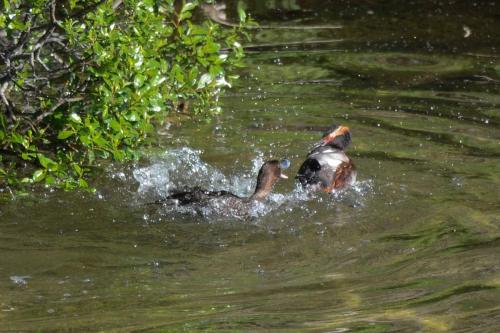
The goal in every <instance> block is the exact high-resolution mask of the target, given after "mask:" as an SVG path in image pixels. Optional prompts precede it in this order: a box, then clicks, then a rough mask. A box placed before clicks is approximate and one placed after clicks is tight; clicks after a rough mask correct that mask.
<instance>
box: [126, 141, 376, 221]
mask: <svg viewBox="0 0 500 333" xmlns="http://www.w3.org/2000/svg"><path fill="white" fill-rule="evenodd" d="M201 153H202V152H201V151H200V150H195V149H191V148H187V147H184V148H178V149H172V150H168V151H166V152H165V153H163V154H162V155H161V156H159V157H156V158H155V159H154V160H153V161H152V163H151V165H149V166H147V167H142V168H137V169H135V170H134V171H133V176H134V178H135V180H136V181H137V182H138V183H139V188H138V190H137V195H138V196H139V197H142V198H156V199H160V198H164V197H166V196H167V195H168V194H169V193H172V192H174V191H180V190H188V189H189V188H193V187H201V188H203V189H207V190H226V191H229V192H232V193H234V194H236V195H238V196H241V197H248V196H250V195H251V194H252V192H253V190H254V189H255V185H256V176H257V173H258V171H259V169H260V167H261V166H262V164H263V163H264V158H263V154H262V153H257V155H256V156H255V157H254V158H253V159H252V160H251V165H250V167H249V168H248V169H247V170H239V171H237V172H236V173H234V174H232V175H229V176H225V175H224V174H223V173H222V172H221V171H220V170H219V169H217V168H216V167H214V166H211V165H209V164H207V163H206V162H204V161H203V160H202V158H201ZM372 191H373V184H372V182H371V181H358V182H357V183H356V184H355V185H354V186H353V187H352V188H350V189H347V190H342V191H339V192H336V193H334V194H332V195H328V196H326V197H325V195H324V194H317V193H316V194H314V193H308V192H307V191H304V190H303V189H302V188H301V186H300V185H299V184H295V187H294V189H293V190H292V191H290V192H288V193H276V192H274V193H272V194H271V195H270V196H269V198H268V199H267V200H266V201H265V202H257V201H255V202H249V203H247V204H246V206H245V207H244V209H243V210H242V209H240V208H241V207H239V206H237V207H231V205H228V202H227V199H224V198H221V199H217V200H213V201H211V202H209V203H206V204H204V205H203V206H196V205H194V206H180V205H176V204H167V205H163V206H162V207H161V208H160V209H161V211H162V214H163V215H172V214H189V215H202V216H205V217H209V218H211V217H216V216H218V217H220V216H222V217H230V218H242V219H247V218H259V217H262V216H265V215H268V214H270V213H271V212H278V213H279V214H281V213H283V212H284V213H286V212H292V211H296V210H299V211H304V212H305V213H306V214H311V213H314V211H310V209H309V208H308V206H307V203H308V202H311V201H314V202H318V201H324V202H325V204H324V206H325V208H326V209H328V208H333V207H335V205H336V204H339V203H342V204H347V205H349V206H352V207H361V206H363V204H364V200H365V197H366V195H367V194H369V193H371V192H372ZM148 200H149V199H148Z"/></svg>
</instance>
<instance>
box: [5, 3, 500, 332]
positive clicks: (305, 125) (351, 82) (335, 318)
mask: <svg viewBox="0 0 500 333" xmlns="http://www.w3.org/2000/svg"><path fill="white" fill-rule="evenodd" d="M246 3H247V7H248V10H249V11H250V12H251V13H253V14H254V16H255V17H256V18H257V19H259V20H260V21H261V22H263V25H266V26H269V27H270V28H265V29H262V30H257V31H255V34H256V40H254V41H253V42H252V43H253V45H252V47H251V48H249V53H250V55H249V57H248V67H247V68H245V69H243V70H242V72H241V75H242V79H241V81H240V82H239V84H238V86H237V87H235V88H234V89H233V90H232V91H230V92H229V93H228V94H227V95H226V96H225V98H224V113H223V114H222V115H221V116H218V117H216V118H214V119H212V120H211V121H210V122H205V123H196V124H184V125H183V126H182V127H180V128H177V127H176V126H175V124H173V126H172V127H171V129H170V130H169V131H170V132H171V133H170V134H171V135H170V136H168V137H169V138H167V136H160V138H159V141H160V142H159V147H158V148H157V149H151V152H150V153H149V157H148V158H147V159H145V160H143V161H141V162H140V163H138V164H134V165H128V166H115V167H113V168H109V170H108V172H107V173H106V174H104V175H102V176H101V177H99V178H98V179H96V180H95V183H96V186H97V188H98V191H97V193H96V194H87V193H60V192H54V193H37V195H34V196H32V197H29V198H24V199H16V200H14V201H12V202H7V203H2V206H0V221H1V222H0V295H2V296H1V297H0V331H7V332H9V331H14V332H17V331H23V332H24V331H26V332H38V331H41V332H53V331H78V332H80V331H81V332H86V331H89V332H93V331H105V332H108V331H109V332H133V331H141V332H145V331H147V332H198V331H199V332H491V333H493V332H498V331H499V330H500V324H499V323H500V307H499V304H500V291H499V289H500V261H499V259H498V251H499V246H500V230H499V228H500V220H499V216H500V192H499V191H498V188H500V179H499V175H500V163H499V162H498V161H499V160H498V158H499V156H500V145H499V142H500V130H499V126H500V118H499V114H500V113H499V111H500V110H499V105H500V99H499V91H500V63H499V60H498V59H499V58H498V55H497V54H498V51H497V50H498V47H499V46H500V42H499V41H498V36H497V35H498V34H497V33H496V32H497V31H499V29H500V27H499V23H498V20H497V18H498V10H499V8H498V4H497V3H495V2H491V1H490V2H488V1H484V2H476V3H473V2H465V1H464V2H460V1H455V2H453V3H450V4H449V3H447V2H442V3H437V2H433V1H428V2H415V3H407V2H405V3H404V4H403V2H394V1H389V2H377V1H349V2H348V1H325V2H321V3H320V2H318V1H269V2H263V1H246ZM232 6H233V4H232V3H228V5H227V8H226V11H227V14H228V17H229V19H230V18H231V13H232V12H234V8H233V7H232ZM318 8H321V10H318ZM290 24H293V25H295V26H300V27H304V29H302V30H301V29H287V28H286V26H287V25H290ZM280 25H281V26H282V27H284V28H283V29H280V28H274V27H271V26H280ZM322 25H323V26H324V25H332V26H333V25H340V26H342V28H341V29H318V28H317V27H318V26H322ZM308 26H310V27H313V26H315V28H311V29H308ZM464 27H467V28H468V29H469V30H467V29H465V28H464ZM271 28H272V29H271ZM467 31H468V33H466V32H467ZM466 35H467V36H466ZM259 45H261V46H259ZM262 45H263V46H262ZM333 123H337V124H338V123H342V124H345V125H348V126H349V127H350V128H351V131H352V133H353V144H352V146H351V147H350V149H349V156H350V157H352V159H353V160H354V162H355V163H356V166H357V168H358V170H359V173H358V178H359V181H358V183H357V184H356V186H355V187H354V188H352V189H349V190H347V191H344V192H342V193H339V194H336V195H335V196H327V195H323V194H319V195H316V196H312V197H311V196H307V195H305V194H304V193H302V192H301V191H300V189H299V188H297V187H296V184H294V181H293V179H292V178H293V177H290V179H289V180H288V181H286V182H279V183H278V184H277V185H276V187H275V190H274V194H273V195H272V196H271V198H270V200H268V202H266V203H265V204H264V206H263V207H261V208H262V211H261V214H256V215H257V216H254V218H252V219H249V220H243V221H242V220H239V219H233V218H230V217H229V218H227V217H225V218H224V219H219V218H218V217H215V216H212V215H210V214H209V215H205V216H199V215H194V214H185V213H184V212H179V211H177V210H175V209H174V210H168V209H166V208H164V207H152V206H149V205H145V204H146V203H148V202H151V201H154V200H156V199H157V198H159V197H163V196H165V195H166V194H167V193H169V192H170V191H172V190H174V189H179V188H185V187H191V186H202V187H205V188H207V189H225V190H230V191H233V192H235V193H237V194H239V195H242V196H247V195H249V194H250V193H251V192H252V190H253V187H254V186H255V175H256V173H257V171H258V169H259V167H260V165H261V164H262V162H263V161H264V160H267V159H269V158H282V157H287V158H289V159H290V160H291V161H292V166H291V168H290V169H289V170H287V174H288V175H289V176H293V174H294V173H295V172H296V170H297V169H298V167H299V166H300V163H301V162H302V161H303V159H304V158H305V155H306V154H307V152H308V150H309V149H310V147H311V144H313V143H314V142H316V141H317V140H318V138H319V136H320V135H321V133H322V131H323V130H324V129H325V128H326V127H328V126H330V125H331V124H333ZM172 138H174V139H172Z"/></svg>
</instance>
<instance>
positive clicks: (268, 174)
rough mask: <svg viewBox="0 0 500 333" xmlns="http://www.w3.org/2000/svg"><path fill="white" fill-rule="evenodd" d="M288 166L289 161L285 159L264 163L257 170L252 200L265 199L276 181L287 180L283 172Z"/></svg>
mask: <svg viewBox="0 0 500 333" xmlns="http://www.w3.org/2000/svg"><path fill="white" fill-rule="evenodd" d="M289 166H290V161H289V160H287V159H283V160H281V161H279V160H271V161H267V162H265V163H264V164H263V165H262V167H261V168H260V170H259V175H258V176H257V186H256V187H255V192H254V194H253V195H252V198H253V199H257V200H263V199H264V198H266V197H267V196H268V195H269V193H270V192H271V190H272V189H273V186H274V184H276V182H277V181H278V180H280V179H282V178H283V179H287V178H288V176H287V175H285V174H284V173H283V170H285V169H287V168H288V167H289Z"/></svg>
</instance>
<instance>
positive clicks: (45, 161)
mask: <svg viewBox="0 0 500 333" xmlns="http://www.w3.org/2000/svg"><path fill="white" fill-rule="evenodd" d="M37 157H38V161H39V162H40V164H41V165H42V166H43V167H44V168H45V169H47V170H49V171H56V170H57V169H58V165H57V163H56V162H54V161H53V160H51V159H50V158H48V157H46V156H45V155H43V154H37Z"/></svg>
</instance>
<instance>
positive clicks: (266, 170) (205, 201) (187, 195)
mask: <svg viewBox="0 0 500 333" xmlns="http://www.w3.org/2000/svg"><path fill="white" fill-rule="evenodd" d="M289 166H290V161H288V160H286V159H284V160H281V161H278V160H271V161H267V162H265V163H264V164H263V165H262V167H261V168H260V170H259V174H258V175H257V185H256V186H255V191H254V192H253V194H252V195H251V196H250V197H248V198H242V197H240V196H237V195H236V194H233V193H231V192H228V191H209V190H204V189H201V188H199V187H196V188H193V189H190V190H187V191H182V192H175V193H172V194H171V195H169V196H168V197H166V198H164V199H162V200H159V201H157V202H156V203H170V204H171V203H175V204H177V205H180V206H187V205H191V206H193V207H194V208H203V207H211V208H213V209H215V210H218V213H221V214H223V215H235V216H241V215H248V213H249V210H250V209H251V207H252V203H253V202H254V201H264V200H265V199H266V198H267V197H268V196H269V194H270V193H271V191H272V189H273V187H274V184H276V182H277V181H278V180H279V179H282V178H284V179H286V178H288V177H287V176H286V175H285V174H283V172H282V170H284V169H287V168H288V167H289Z"/></svg>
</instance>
